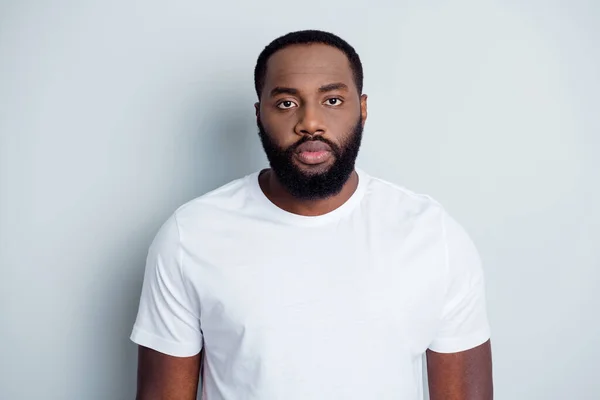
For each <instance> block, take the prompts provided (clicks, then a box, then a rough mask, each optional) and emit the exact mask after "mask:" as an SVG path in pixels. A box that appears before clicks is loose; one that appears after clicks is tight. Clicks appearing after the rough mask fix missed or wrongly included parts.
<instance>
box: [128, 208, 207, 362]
mask: <svg viewBox="0 0 600 400" xmlns="http://www.w3.org/2000/svg"><path fill="white" fill-rule="evenodd" d="M181 257H182V248H181V241H180V235H179V229H178V226H177V221H176V219H175V215H173V216H172V217H171V218H169V219H168V220H167V221H166V222H165V223H164V225H163V226H162V227H161V228H160V230H159V232H158V234H157V235H156V237H155V238H154V241H153V242H152V244H151V246H150V249H149V251H148V257H147V260H146V270H145V274H144V282H143V285H142V293H141V297H140V304H139V309H138V314H137V318H136V321H135V324H134V326H133V331H132V333H131V340H132V341H133V342H135V343H137V344H139V345H141V346H144V347H149V348H151V349H154V350H156V351H158V352H161V353H164V354H168V355H171V356H178V357H189V356H193V355H196V354H198V353H199V352H200V350H201V349H202V344H203V340H202V333H201V332H202V331H201V328H200V320H199V318H198V314H199V313H198V311H197V310H196V308H198V307H194V305H193V302H192V301H190V298H189V296H188V289H189V288H188V283H187V282H186V280H185V277H184V275H183V268H182V258H181Z"/></svg>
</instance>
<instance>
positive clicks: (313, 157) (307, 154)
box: [295, 141, 332, 165]
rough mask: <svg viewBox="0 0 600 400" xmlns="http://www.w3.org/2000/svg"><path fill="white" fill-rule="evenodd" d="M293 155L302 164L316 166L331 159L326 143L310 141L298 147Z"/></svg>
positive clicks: (330, 152) (329, 149)
mask: <svg viewBox="0 0 600 400" xmlns="http://www.w3.org/2000/svg"><path fill="white" fill-rule="evenodd" d="M295 155H296V159H297V160H298V161H300V162H301V163H302V164H306V165H318V164H322V163H324V162H326V161H328V160H329V159H330V158H331V157H332V151H331V147H330V146H329V145H328V144H327V143H324V142H320V141H310V142H304V143H302V144H301V145H300V146H298V148H297V149H296V152H295Z"/></svg>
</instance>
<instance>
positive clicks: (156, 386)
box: [136, 346, 201, 400]
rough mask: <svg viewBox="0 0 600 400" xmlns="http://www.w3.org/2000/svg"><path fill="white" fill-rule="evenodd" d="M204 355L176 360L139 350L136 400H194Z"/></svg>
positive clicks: (150, 351)
mask: <svg viewBox="0 0 600 400" xmlns="http://www.w3.org/2000/svg"><path fill="white" fill-rule="evenodd" d="M200 365H201V355H200V354H196V355H195V356H191V357H174V356H169V355H167V354H163V353H159V352H158V351H156V350H152V349H150V348H147V347H143V346H139V352H138V373H137V397H136V400H163V399H177V400H193V399H196V395H197V391H198V380H199V375H200Z"/></svg>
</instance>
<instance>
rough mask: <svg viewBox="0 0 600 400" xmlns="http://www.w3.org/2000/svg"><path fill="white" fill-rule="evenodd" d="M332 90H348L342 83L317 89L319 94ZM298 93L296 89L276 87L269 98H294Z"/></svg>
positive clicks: (330, 84)
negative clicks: (282, 95)
mask: <svg viewBox="0 0 600 400" xmlns="http://www.w3.org/2000/svg"><path fill="white" fill-rule="evenodd" d="M334 90H348V85H346V84H345V83H342V82H335V83H328V84H327V85H323V86H321V87H320V88H319V93H327V92H331V91H334ZM298 93H299V90H298V89H294V88H290V87H284V86H277V87H275V88H273V90H271V93H270V95H271V97H274V96H277V95H280V94H290V95H292V96H295V95H297V94H298Z"/></svg>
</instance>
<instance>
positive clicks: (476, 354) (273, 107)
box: [137, 44, 493, 400]
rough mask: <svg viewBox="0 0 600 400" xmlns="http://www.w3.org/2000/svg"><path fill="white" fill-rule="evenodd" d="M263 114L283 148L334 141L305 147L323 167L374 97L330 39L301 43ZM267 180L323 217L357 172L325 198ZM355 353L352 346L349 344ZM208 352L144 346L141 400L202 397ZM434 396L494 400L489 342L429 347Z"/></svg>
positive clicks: (268, 88)
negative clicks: (450, 349) (445, 349)
mask: <svg viewBox="0 0 600 400" xmlns="http://www.w3.org/2000/svg"><path fill="white" fill-rule="evenodd" d="M255 110H256V117H257V120H258V121H259V123H261V124H262V126H263V127H264V130H265V131H266V132H269V134H270V139H271V140H272V141H273V143H274V144H276V145H277V146H279V147H281V148H287V147H289V146H292V145H294V143H296V142H297V141H298V140H299V139H300V138H302V137H305V136H310V137H314V136H322V138H323V139H325V140H326V141H325V142H324V143H330V144H332V146H333V147H332V146H329V147H328V146H316V147H311V148H308V147H306V149H307V151H298V152H296V153H295V154H294V156H293V163H294V164H295V166H296V167H297V168H298V169H300V170H303V171H307V172H310V173H319V172H320V171H325V170H327V169H328V168H330V167H331V165H332V164H333V163H334V161H335V155H334V153H335V152H334V151H333V150H332V148H335V147H336V146H338V147H343V146H344V144H345V143H346V142H347V141H348V132H351V131H352V130H353V127H354V125H355V124H356V123H357V121H360V124H361V125H364V124H365V122H366V120H367V96H366V95H364V94H361V93H359V92H358V89H357V86H356V83H355V79H354V75H353V71H352V70H351V68H350V66H349V63H348V59H347V57H346V55H345V54H344V53H343V52H341V51H339V50H338V49H336V48H333V47H331V46H328V45H324V44H311V45H294V46H289V47H287V48H285V49H283V50H280V51H278V52H276V53H275V54H274V55H273V56H272V57H271V58H270V59H269V61H268V68H267V74H266V77H265V83H264V88H263V90H262V94H261V97H260V101H259V102H258V103H256V105H255ZM259 182H260V186H261V188H262V190H263V192H264V193H265V195H266V196H267V197H268V198H269V200H270V201H271V202H272V203H274V204H275V205H277V206H278V207H280V208H281V209H283V210H286V211H288V212H290V213H294V214H298V215H304V216H318V215H323V214H326V213H328V212H330V211H332V210H335V209H337V208H338V207H340V206H341V205H342V204H344V203H345V202H346V201H347V200H348V199H349V198H350V197H351V196H352V194H353V193H354V192H355V190H356V188H357V185H358V177H357V175H356V173H355V172H353V173H352V174H351V175H350V177H349V179H348V180H347V181H346V182H345V183H344V185H343V187H342V189H341V190H340V191H339V193H337V194H335V195H333V196H329V197H327V198H324V199H299V198H298V197H296V196H294V195H292V194H290V191H289V190H287V189H286V187H285V186H284V185H282V184H281V182H279V180H278V178H277V176H276V175H275V174H274V173H273V172H272V171H271V170H267V171H265V172H264V173H263V174H261V176H260V180H259ZM348 351H352V349H348ZM202 354H203V353H200V354H197V355H195V356H192V357H174V356H169V355H166V354H162V353H160V352H157V351H155V350H152V349H149V348H147V347H143V346H141V347H140V348H139V361H138V364H139V365H138V392H137V399H138V400H191V399H195V398H196V392H197V389H198V376H199V374H200V368H201V364H202V358H203V356H202ZM426 356H427V371H428V381H429V390H430V396H431V399H432V400H491V399H492V398H493V384H492V357H491V346H490V342H489V340H488V341H486V342H485V343H483V344H481V345H479V346H477V347H475V348H472V349H469V350H466V351H461V352H455V353H438V352H434V351H431V350H427V352H426Z"/></svg>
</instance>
